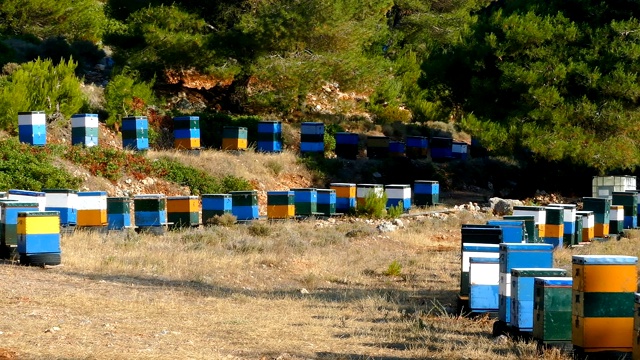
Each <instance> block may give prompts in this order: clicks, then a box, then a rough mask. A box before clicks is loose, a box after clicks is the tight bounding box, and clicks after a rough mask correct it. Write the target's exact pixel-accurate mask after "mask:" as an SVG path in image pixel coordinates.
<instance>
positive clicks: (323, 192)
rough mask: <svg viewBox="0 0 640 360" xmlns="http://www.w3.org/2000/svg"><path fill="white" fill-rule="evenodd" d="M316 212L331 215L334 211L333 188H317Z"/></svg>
mask: <svg viewBox="0 0 640 360" xmlns="http://www.w3.org/2000/svg"><path fill="white" fill-rule="evenodd" d="M317 193H318V207H317V211H318V213H320V214H322V215H324V216H332V215H334V214H335V213H336V191H335V190H333V189H318V190H317Z"/></svg>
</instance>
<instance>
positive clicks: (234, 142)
mask: <svg viewBox="0 0 640 360" xmlns="http://www.w3.org/2000/svg"><path fill="white" fill-rule="evenodd" d="M247 136H248V131H247V128H246V127H241V126H225V127H224V128H223V129H222V150H245V149H246V148H247V146H248V144H249V143H248V140H247Z"/></svg>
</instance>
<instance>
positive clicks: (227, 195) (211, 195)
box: [201, 194, 231, 199]
mask: <svg viewBox="0 0 640 360" xmlns="http://www.w3.org/2000/svg"><path fill="white" fill-rule="evenodd" d="M201 196H202V198H203V199H204V198H220V197H225V198H226V197H231V194H203V195H201Z"/></svg>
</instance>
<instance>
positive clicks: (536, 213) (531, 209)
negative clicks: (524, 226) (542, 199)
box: [513, 206, 547, 241]
mask: <svg viewBox="0 0 640 360" xmlns="http://www.w3.org/2000/svg"><path fill="white" fill-rule="evenodd" d="M513 215H515V216H533V217H534V218H535V224H536V227H537V228H538V240H539V241H543V239H544V237H545V232H544V230H545V224H546V221H547V213H546V211H545V209H544V207H542V206H514V207H513Z"/></svg>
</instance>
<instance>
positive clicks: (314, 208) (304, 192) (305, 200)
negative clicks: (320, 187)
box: [291, 188, 318, 216]
mask: <svg viewBox="0 0 640 360" xmlns="http://www.w3.org/2000/svg"><path fill="white" fill-rule="evenodd" d="M291 191H293V196H294V199H295V200H294V201H295V205H296V215H297V216H311V215H315V214H317V212H318V192H317V190H316V189H314V188H298V189H291Z"/></svg>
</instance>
